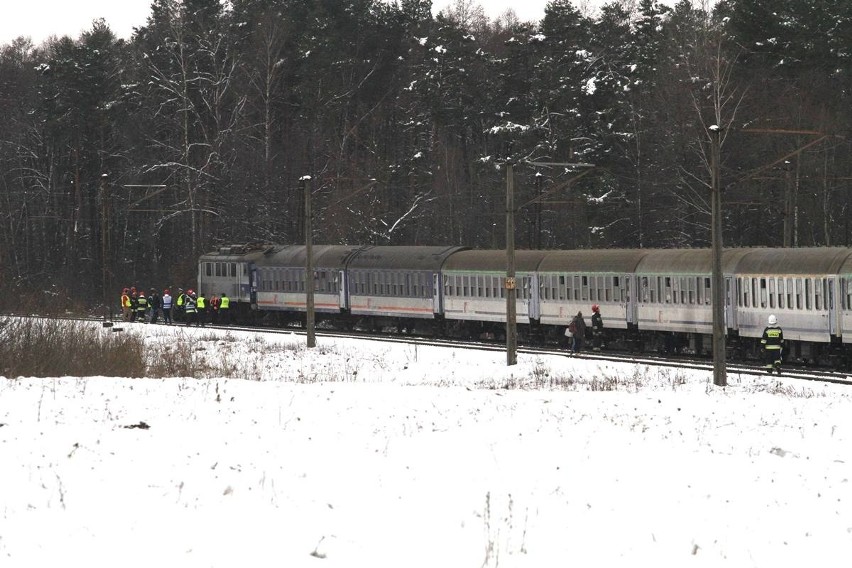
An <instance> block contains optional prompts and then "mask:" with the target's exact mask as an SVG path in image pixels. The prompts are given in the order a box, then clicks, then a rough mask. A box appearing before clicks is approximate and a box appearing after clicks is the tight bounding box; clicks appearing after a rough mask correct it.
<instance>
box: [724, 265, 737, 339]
mask: <svg viewBox="0 0 852 568" xmlns="http://www.w3.org/2000/svg"><path fill="white" fill-rule="evenodd" d="M734 290H735V287H734V279H733V278H732V277H730V276H725V327H726V328H727V329H736V327H737V325H736V323H737V322H736V314H737V311H736V309H735V308H736V306H737V300H736V298H735V297H734Z"/></svg>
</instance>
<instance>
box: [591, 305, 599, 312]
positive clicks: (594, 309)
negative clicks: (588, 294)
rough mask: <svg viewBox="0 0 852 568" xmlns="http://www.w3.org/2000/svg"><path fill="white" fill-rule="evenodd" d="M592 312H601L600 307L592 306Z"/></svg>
mask: <svg viewBox="0 0 852 568" xmlns="http://www.w3.org/2000/svg"><path fill="white" fill-rule="evenodd" d="M592 311H593V312H595V313H597V312H599V311H601V307H600V306H599V305H597V304H592Z"/></svg>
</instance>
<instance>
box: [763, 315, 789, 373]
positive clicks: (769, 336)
mask: <svg viewBox="0 0 852 568" xmlns="http://www.w3.org/2000/svg"><path fill="white" fill-rule="evenodd" d="M767 323H768V324H769V325H767V326H766V329H764V330H763V337H762V338H761V339H760V344H761V345H762V346H763V362H764V367H765V368H766V372H767V373H772V370H773V369H775V370H776V371H777V372H778V374H779V375H780V374H781V357H782V353H783V350H784V332H783V331H782V330H781V328H780V327H779V326H778V318H776V317H775V315H771V316H769V320H768V322H767Z"/></svg>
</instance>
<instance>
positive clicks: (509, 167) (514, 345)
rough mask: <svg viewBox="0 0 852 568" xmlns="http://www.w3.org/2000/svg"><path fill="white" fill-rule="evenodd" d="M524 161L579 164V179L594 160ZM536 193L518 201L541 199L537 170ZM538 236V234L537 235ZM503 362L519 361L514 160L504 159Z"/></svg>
mask: <svg viewBox="0 0 852 568" xmlns="http://www.w3.org/2000/svg"><path fill="white" fill-rule="evenodd" d="M525 164H527V165H531V166H535V167H550V166H559V167H567V166H571V167H581V168H589V169H588V170H587V171H586V172H585V173H582V174H580V175H579V176H575V177H574V178H572V179H571V180H568V181H569V183H570V182H571V181H573V180H574V179H578V178H580V177H583V176H584V175H586V173H588V172H590V171H592V169H593V168H594V167H595V166H594V164H585V163H582V164H576V163H567V162H525ZM536 179H537V186H538V195H537V196H536V198H535V199H533V200H532V201H530V202H528V203H525V204H523V205H521V207H522V208H523V207H525V206H527V205H529V204H531V203H539V204H540V203H541V201H542V199H543V198H544V194H542V191H541V179H540V177H539V174H536ZM537 223H538V227H537V231H538V234H539V235H540V234H541V213H540V209H539V211H538V221H537ZM539 240H540V238H539ZM505 288H506V365H507V366H511V365H516V364H517V363H518V311H517V304H518V292H517V280H516V278H515V167H514V165H513V164H511V163H509V162H507V163H506V284H505Z"/></svg>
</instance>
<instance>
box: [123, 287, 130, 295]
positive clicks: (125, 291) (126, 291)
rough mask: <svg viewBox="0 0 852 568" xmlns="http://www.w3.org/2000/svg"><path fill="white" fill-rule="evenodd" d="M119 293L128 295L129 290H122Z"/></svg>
mask: <svg viewBox="0 0 852 568" xmlns="http://www.w3.org/2000/svg"><path fill="white" fill-rule="evenodd" d="M121 293H122V294H129V293H130V288H125V289H124V290H122V291H121Z"/></svg>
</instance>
